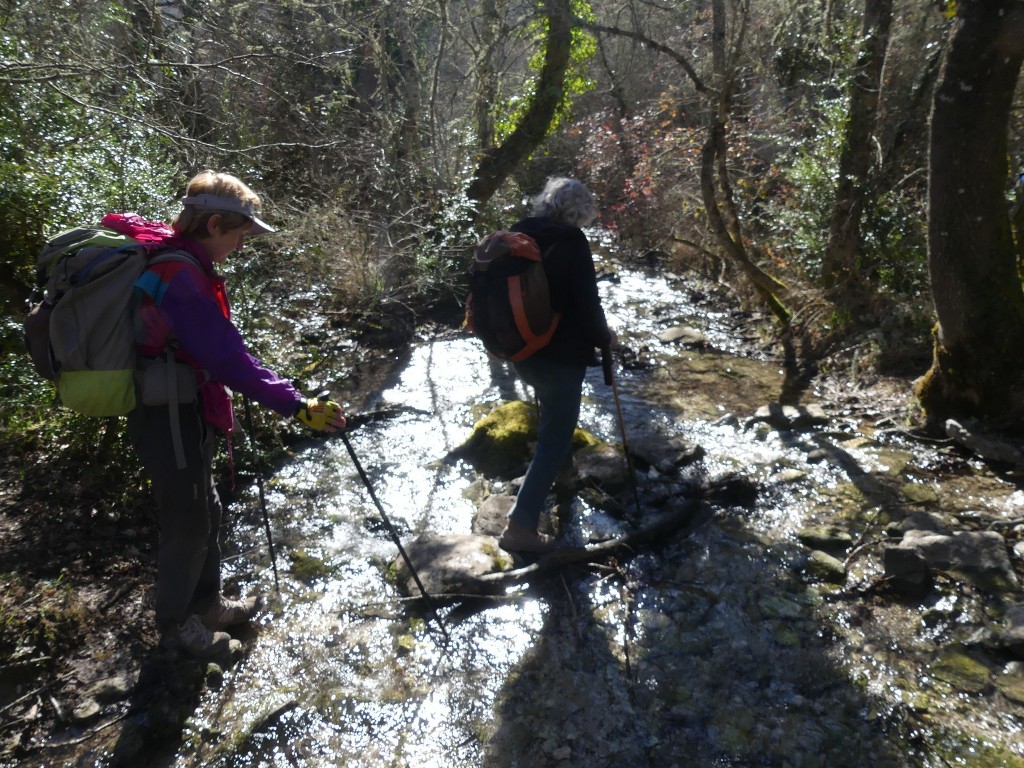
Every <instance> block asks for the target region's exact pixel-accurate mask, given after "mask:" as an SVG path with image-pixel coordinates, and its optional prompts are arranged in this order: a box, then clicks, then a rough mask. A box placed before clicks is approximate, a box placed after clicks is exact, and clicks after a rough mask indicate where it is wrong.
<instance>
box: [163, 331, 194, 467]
mask: <svg viewBox="0 0 1024 768" xmlns="http://www.w3.org/2000/svg"><path fill="white" fill-rule="evenodd" d="M177 348H178V345H177V344H176V343H173V342H172V343H171V344H168V345H167V348H166V349H165V350H164V372H165V375H166V377H167V415H168V418H169V419H170V422H171V443H172V444H173V445H174V461H175V464H176V465H177V467H178V469H185V467H186V462H185V442H184V440H183V439H182V437H181V419H180V418H179V415H180V409H179V407H178V406H179V405H180V402H179V400H178V373H177V371H176V370H175V368H177V366H178V360H177V358H176V357H175V356H174V350H175V349H177ZM182 365H187V363H182ZM189 367H191V366H189Z"/></svg>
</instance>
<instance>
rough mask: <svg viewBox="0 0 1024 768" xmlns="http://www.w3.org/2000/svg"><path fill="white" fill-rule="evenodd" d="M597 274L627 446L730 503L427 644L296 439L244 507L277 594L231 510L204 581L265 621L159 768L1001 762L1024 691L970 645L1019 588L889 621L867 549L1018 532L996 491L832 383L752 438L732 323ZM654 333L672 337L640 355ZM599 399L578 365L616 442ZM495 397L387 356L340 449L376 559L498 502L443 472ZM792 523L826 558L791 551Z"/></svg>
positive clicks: (666, 486) (347, 488)
mask: <svg viewBox="0 0 1024 768" xmlns="http://www.w3.org/2000/svg"><path fill="white" fill-rule="evenodd" d="M608 266H609V267H611V265H610V264H609V265H608ZM609 274H614V278H612V277H609V278H608V279H603V280H602V281H601V283H600V285H601V291H602V294H603V300H604V302H605V307H606V311H607V314H608V318H609V323H610V325H611V326H612V328H613V330H615V331H616V333H617V334H618V336H619V338H620V341H621V344H622V347H623V349H624V350H626V351H628V355H626V354H624V355H623V357H622V359H623V360H628V361H629V364H628V365H627V366H625V367H623V366H620V367H619V368H618V372H617V379H618V382H617V384H618V393H619V396H620V402H621V408H622V415H623V423H624V425H625V430H626V434H627V437H628V438H633V437H634V436H636V437H637V438H638V439H639V438H640V437H641V436H643V435H645V434H648V433H649V432H650V431H651V430H652V429H653V430H656V431H657V432H659V433H660V434H662V435H669V436H672V437H677V438H680V439H682V440H685V441H687V442H689V443H692V444H695V445H697V446H700V447H701V448H702V449H703V451H704V456H703V458H702V459H700V460H699V461H698V462H696V463H695V464H693V465H691V466H689V467H687V468H686V469H685V470H683V472H684V475H685V474H686V473H689V475H692V476H696V475H699V476H700V477H702V478H712V479H714V478H719V477H728V476H732V477H741V478H743V479H744V480H746V481H748V482H749V483H750V484H751V485H752V486H755V487H756V488H757V491H758V492H757V497H756V501H754V502H753V503H750V504H730V503H728V502H720V503H709V504H708V505H707V510H706V511H705V514H703V515H701V517H700V520H698V521H695V523H694V525H693V526H692V527H690V528H688V529H687V530H685V531H680V532H679V533H678V534H677V535H673V536H670V537H666V540H665V541H664V542H661V543H659V544H658V546H656V547H651V548H647V549H638V550H637V551H636V552H635V553H633V555H632V556H629V557H626V556H620V557H615V558H609V559H608V561H606V562H601V563H595V564H591V565H579V566H573V567H569V568H566V569H564V571H562V572H561V573H560V574H558V575H555V576H552V577H551V578H549V579H547V580H545V581H543V582H541V583H538V584H534V585H533V586H531V587H529V588H525V587H524V588H521V589H517V590H515V591H514V592H513V593H512V594H510V595H508V596H507V597H508V599H503V600H494V601H493V602H491V603H488V604H485V605H482V606H474V607H473V608H472V609H461V608H458V607H456V608H451V607H442V608H440V609H439V611H438V613H439V615H440V618H441V620H442V621H443V622H444V626H445V629H446V631H447V633H448V635H449V639H447V640H446V639H445V637H444V636H443V635H442V634H441V633H440V632H439V631H438V628H437V626H436V623H435V621H434V618H433V617H432V616H431V615H429V614H426V613H424V612H423V611H421V610H416V609H414V608H413V607H411V606H410V604H409V603H408V601H406V600H405V599H404V597H403V595H402V594H401V593H400V592H399V591H398V590H397V589H396V587H395V586H394V584H393V581H392V580H391V579H390V578H389V573H390V572H391V570H392V569H391V564H392V562H393V561H394V560H395V558H396V556H397V551H396V547H395V545H394V542H393V541H392V539H391V537H390V535H389V531H388V528H387V526H386V525H385V524H384V522H383V521H382V520H381V517H380V515H379V514H378V511H377V510H376V508H375V507H374V505H373V504H372V502H371V500H370V498H369V496H368V495H367V492H366V488H365V487H364V485H363V483H362V482H361V480H360V478H359V476H358V474H357V473H356V471H355V468H354V467H353V464H352V461H351V460H350V458H349V455H348V453H347V452H346V449H345V446H344V444H343V443H342V442H341V441H340V440H337V439H334V440H316V441H312V440H311V441H309V442H308V443H303V444H302V445H300V446H298V447H297V448H296V449H295V451H294V455H293V457H292V458H291V459H290V460H289V461H288V462H287V463H286V464H284V465H283V466H282V467H280V468H279V469H277V470H275V472H274V474H273V476H272V477H270V478H268V482H267V485H266V507H267V510H268V513H269V517H270V521H271V526H272V529H273V535H274V543H275V547H276V554H277V558H276V561H277V563H276V564H277V569H278V574H279V591H275V586H274V577H273V572H272V569H271V568H270V567H269V565H270V560H269V556H268V554H267V547H266V540H265V538H264V531H263V528H262V519H261V513H260V511H259V509H260V507H259V505H260V502H259V499H258V496H257V492H256V488H251V489H248V490H246V491H245V494H244V495H243V496H241V497H240V498H238V499H237V500H236V501H235V502H234V505H233V511H232V514H233V515H234V516H235V517H236V518H237V522H236V523H235V531H234V532H233V536H234V537H235V538H237V539H238V540H239V541H241V542H242V544H241V546H240V554H239V555H237V556H236V557H234V558H229V560H228V562H227V566H226V573H225V580H226V582H227V583H229V584H232V585H238V586H240V587H241V589H242V591H243V592H254V591H258V592H261V593H262V594H264V595H265V596H266V600H267V604H266V606H265V607H264V610H263V611H262V612H261V614H260V615H259V618H258V620H257V622H256V631H255V632H254V633H253V636H252V637H251V638H249V639H248V640H247V642H246V652H245V654H244V657H243V658H242V659H241V661H239V662H238V663H237V664H236V665H235V666H234V667H232V668H231V669H230V670H228V671H227V672H226V673H225V675H224V680H223V684H222V685H220V686H219V687H211V688H210V689H209V690H207V691H205V692H204V693H203V696H202V699H201V701H200V704H199V706H198V708H197V709H196V710H195V712H194V715H193V716H192V718H191V719H190V721H189V723H188V726H187V729H186V732H185V734H184V737H183V741H182V743H181V744H180V746H179V749H178V751H177V754H176V755H175V756H174V758H173V760H172V761H171V763H170V764H172V765H174V766H178V767H180V768H198V767H199V766H204V767H208V766H218V767H223V768H229V767H230V768H241V767H242V766H246V767H256V766H261V767H262V766H266V767H268V768H269V767H270V766H303V767H306V768H327V767H328V766H331V767H335V766H350V767H352V768H356V767H358V768H385V767H387V768H391V767H392V766H403V767H404V766H411V767H414V768H427V767H428V766H439V767H442V766H443V767H444V768H461V767H467V768H468V767H469V766H508V767H515V766H518V767H519V768H544V767H547V766H565V767H569V766H573V767H577V766H588V768H593V767H594V766H656V767H657V768H662V767H664V768H669V767H670V766H680V767H682V766H793V767H794V768H795V767H797V766H826V765H828V766H873V767H874V766H948V765H967V766H989V765H991V766H999V765H1007V766H1020V765H1024V739H1022V738H1021V733H1022V726H1024V695H1022V694H1021V691H1022V690H1024V684H1022V683H1021V682H1020V681H1021V680H1024V670H1022V669H1021V662H1020V661H1016V660H1014V659H1013V658H1011V657H1008V656H1005V655H1002V654H999V653H995V652H985V650H984V648H983V643H981V641H980V640H979V636H980V634H982V633H984V632H986V631H988V628H989V627H991V626H992V625H993V624H995V623H997V622H998V620H1000V619H1001V618H1002V617H1003V616H1004V615H1005V613H1006V612H1007V611H1009V610H1012V609H1014V608H1015V607H1016V604H1017V603H1019V602H1020V601H1021V599H1020V590H1019V587H1018V588H1016V589H1015V590H1012V589H1011V590H1003V591H999V592H996V593H992V592H987V591H984V590H981V589H978V588H976V587H974V586H970V585H964V584H963V583H962V582H958V581H955V580H943V581H941V582H940V583H939V585H938V586H937V587H936V588H935V589H933V590H931V592H930V593H929V594H928V595H926V596H924V597H921V598H918V599H914V600H909V599H906V598H899V597H894V596H890V595H886V594H884V593H882V592H880V591H879V590H877V589H875V588H874V586H873V585H876V584H877V581H878V579H879V577H880V575H881V574H882V564H881V561H882V557H881V549H882V542H884V541H885V540H886V539H887V537H891V536H892V535H893V529H894V526H898V525H900V523H901V521H903V520H905V519H906V518H907V516H908V515H910V514H912V513H913V514H924V513H929V514H933V515H939V516H942V515H945V516H947V517H949V518H952V519H955V520H957V521H959V522H960V523H961V525H962V526H966V527H970V528H978V529H981V528H986V526H987V527H988V528H991V527H992V526H991V525H990V523H991V522H992V521H993V520H995V521H999V520H1013V519H1019V518H1021V517H1022V516H1024V498H1022V492H1021V490H1020V489H1019V487H1018V486H1017V485H1015V484H1014V483H1013V482H1011V481H1010V480H1009V479H1008V478H1006V477H1005V476H1003V475H1000V474H998V473H997V472H994V471H993V470H991V469H989V468H988V467H986V466H985V465H983V464H981V463H980V462H977V461H975V460H972V459H971V458H970V457H967V456H965V455H962V454H960V453H958V452H956V451H955V450H954V449H953V448H951V447H950V446H949V445H942V444H937V445H927V444H923V443H920V442H916V441H913V440H911V439H910V438H909V437H907V436H905V435H903V434H901V432H900V430H899V429H898V428H895V429H894V428H892V427H893V426H894V425H892V424H891V423H886V421H885V416H886V412H885V408H884V404H882V403H879V404H878V408H877V410H875V409H874V408H872V407H871V406H870V404H869V405H868V406H867V407H865V406H864V405H863V404H861V405H857V404H856V403H855V402H854V401H853V400H852V399H850V400H849V402H847V401H846V400H844V395H849V394H851V392H849V391H848V392H844V391H843V390H842V388H841V387H839V388H837V389H835V390H833V391H820V392H818V391H809V392H807V393H806V394H805V401H806V403H814V402H817V401H818V400H821V402H822V405H823V407H824V413H825V418H824V419H823V420H821V421H820V422H815V423H814V424H812V425H809V426H801V425H799V424H795V425H788V426H787V425H782V426H780V425H778V424H774V423H772V422H771V421H770V420H767V419H757V418H755V413H756V411H757V409H758V408H759V407H761V406H764V405H767V404H768V403H771V402H773V401H775V400H777V399H778V397H779V392H780V389H781V386H782V382H783V378H784V377H783V371H782V366H781V365H780V363H779V361H778V360H775V359H773V358H772V357H771V355H770V353H769V352H768V350H770V348H771V344H770V343H768V342H765V344H764V349H765V350H766V352H765V354H755V355H751V354H750V353H749V351H748V352H743V350H750V349H752V348H756V347H757V340H756V335H755V332H754V331H753V330H750V329H748V328H747V323H746V318H747V315H745V314H744V313H741V312H738V311H732V310H720V309H712V308H710V307H712V306H713V303H712V302H711V301H709V300H708V297H707V296H706V295H705V294H704V292H702V291H700V290H697V289H696V288H693V287H692V286H688V285H687V283H686V281H682V280H679V279H678V278H674V277H673V276H671V275H669V276H664V275H663V276H660V277H652V276H650V275H645V274H642V273H640V272H636V271H631V270H627V269H624V268H622V269H618V270H617V271H616V272H614V273H611V272H610V273H609ZM669 328H683V329H684V330H685V335H684V336H683V337H682V340H681V341H676V342H668V343H666V342H662V341H659V335H660V334H662V333H663V332H664V331H666V330H667V329H669ZM741 342H742V343H741ZM850 386H851V387H854V388H855V386H856V385H855V383H854V384H851V385H850ZM612 394H613V393H612V390H611V389H610V388H609V387H608V386H606V385H605V384H604V383H603V381H602V378H601V371H600V369H599V368H595V369H591V371H590V373H589V374H588V379H587V383H586V385H585V391H584V408H583V413H582V416H581V420H580V426H581V427H583V428H584V429H586V430H588V431H590V432H591V433H593V434H594V435H596V436H597V437H599V438H601V439H602V440H605V441H609V442H620V441H621V435H620V429H619V424H618V422H617V418H616V409H615V403H614V399H613V397H612ZM516 398H520V399H529V393H528V392H527V391H526V390H525V389H524V387H523V386H522V385H521V384H520V383H518V382H517V381H516V380H515V378H514V376H512V375H511V374H510V372H509V370H508V369H506V368H505V366H503V365H501V364H499V363H496V362H494V361H490V360H489V359H488V358H487V356H486V355H485V353H484V352H483V350H482V347H481V346H480V345H479V343H478V342H477V341H475V340H474V339H472V338H468V337H465V336H462V335H458V334H453V333H451V332H448V333H438V334H437V335H436V336H427V335H424V336H423V337H422V338H421V339H419V340H418V341H417V342H416V343H415V344H414V345H413V346H412V348H411V350H410V351H409V354H408V359H407V361H406V362H404V364H403V365H402V366H400V367H399V368H398V370H397V372H396V374H395V375H394V376H393V377H392V380H389V381H386V382H384V383H383V385H382V386H381V388H380V390H379V393H378V394H377V396H376V398H375V399H374V401H373V402H370V403H368V404H367V405H366V407H367V408H369V409H372V408H378V409H379V408H390V409H393V413H394V414H395V415H394V416H393V417H391V418H387V419H381V420H379V421H373V422H370V423H367V424H365V425H363V426H361V427H360V428H359V429H358V430H356V431H353V432H352V433H351V436H350V440H351V444H352V446H353V448H354V450H355V451H356V453H357V455H358V457H359V460H360V463H361V464H362V465H363V467H364V468H365V469H366V471H367V473H368V475H369V478H370V480H371V483H372V485H373V489H374V491H375V493H376V495H377V497H378V498H379V500H380V502H381V504H382V505H383V507H384V509H385V510H386V511H387V514H388V517H389V519H390V521H391V523H392V524H393V525H394V527H395V528H396V529H397V531H398V533H399V534H400V535H401V538H402V540H403V541H406V540H411V539H414V538H415V537H416V536H418V535H420V534H423V533H433V534H441V535H447V534H468V533H470V532H471V530H472V524H473V516H474V514H475V512H476V509H477V505H478V503H479V500H480V498H481V496H482V495H483V494H484V493H485V492H486V490H487V489H488V488H489V487H491V485H492V484H493V485H500V483H498V482H497V481H492V480H490V479H488V478H481V477H480V476H479V475H478V474H477V473H476V472H475V471H474V470H473V469H472V468H471V467H470V466H468V465H467V464H466V463H465V462H463V461H449V460H446V456H447V454H448V452H449V451H451V450H452V449H453V448H455V447H456V446H458V445H460V444H461V443H462V442H463V441H464V440H465V439H466V438H467V436H468V435H469V432H470V430H471V429H472V427H473V425H474V423H475V422H476V421H477V420H478V419H479V418H481V417H482V416H484V415H486V414H487V413H488V412H489V411H490V410H491V409H492V408H493V407H494V406H496V405H498V404H500V403H501V402H502V401H505V400H509V399H516ZM895 426H898V425H895ZM686 479H687V478H686V477H675V476H673V475H672V473H671V471H659V470H658V469H651V468H641V469H640V470H639V478H638V483H639V487H640V488H641V490H642V495H643V498H644V500H645V503H646V502H647V500H649V499H655V498H657V499H664V498H667V497H671V496H672V495H673V494H679V493H683V492H684V491H685V488H686V484H685V480H686ZM628 500H629V497H627V501H628ZM630 503H631V502H630ZM625 526H626V523H625V522H623V521H622V520H621V519H618V518H617V517H614V516H612V515H609V514H608V513H607V512H605V511H602V510H601V509H598V508H597V507H595V506H593V505H591V504H589V503H588V502H587V501H585V500H584V499H583V498H576V499H575V500H574V501H573V502H572V504H571V528H572V529H571V531H570V532H569V535H571V536H574V537H577V538H579V539H581V540H583V541H587V540H599V539H601V538H605V537H608V536H611V535H616V534H618V533H621V532H623V531H624V529H625ZM809 530H814V531H819V532H821V531H825V532H826V533H824V534H822V536H824V539H825V541H824V542H823V543H819V544H816V545H815V546H809V545H808V544H807V539H808V533H807V532H808V531H809ZM830 537H831V538H830ZM1007 542H1008V543H1011V544H1012V539H1011V538H1008V539H1007ZM830 547H831V549H830ZM819 550H828V551H831V552H832V553H833V555H834V559H835V560H836V561H838V562H839V563H841V564H842V565H844V566H845V571H844V572H843V575H841V576H840V578H838V579H836V578H833V577H830V576H828V575H824V576H823V575H822V574H823V573H825V572H826V571H827V569H826V571H822V570H821V569H820V568H818V566H819V565H820V564H821V563H820V562H819V555H818V552H819ZM824 562H826V564H831V565H833V566H834V565H835V563H833V562H832V561H824ZM1015 568H1016V569H1017V571H1018V573H1022V572H1024V571H1022V570H1021V564H1020V561H1019V560H1018V561H1017V562H1016V564H1015ZM1015 686H1017V687H1015Z"/></svg>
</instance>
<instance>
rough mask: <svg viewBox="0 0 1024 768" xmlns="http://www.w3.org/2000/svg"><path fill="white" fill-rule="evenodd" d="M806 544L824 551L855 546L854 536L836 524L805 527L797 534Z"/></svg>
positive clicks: (838, 550)
mask: <svg viewBox="0 0 1024 768" xmlns="http://www.w3.org/2000/svg"><path fill="white" fill-rule="evenodd" d="M796 537H797V539H799V540H800V543H801V544H803V545H804V546H807V547H810V548H811V549H820V550H822V551H824V552H832V553H835V552H845V551H846V550H847V549H849V548H850V547H852V546H853V536H851V535H850V534H849V532H848V531H845V530H843V529H842V528H839V527H838V526H834V525H816V526H811V527H809V528H804V529H803V530H801V531H799V532H798V533H797V535H796Z"/></svg>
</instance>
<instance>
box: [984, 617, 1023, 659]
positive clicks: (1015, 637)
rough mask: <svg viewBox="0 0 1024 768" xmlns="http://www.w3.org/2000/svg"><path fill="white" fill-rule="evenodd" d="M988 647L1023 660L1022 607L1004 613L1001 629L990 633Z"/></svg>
mask: <svg viewBox="0 0 1024 768" xmlns="http://www.w3.org/2000/svg"><path fill="white" fill-rule="evenodd" d="M989 646H990V647H991V648H992V649H993V650H997V651H1002V652H1003V653H1006V654H1009V655H1010V656H1013V657H1014V658H1017V659H1024V605H1015V606H1013V607H1011V608H1010V609H1009V610H1007V612H1006V619H1005V621H1004V624H1003V626H1002V627H1001V628H999V629H995V630H993V632H992V638H991V640H990V641H989Z"/></svg>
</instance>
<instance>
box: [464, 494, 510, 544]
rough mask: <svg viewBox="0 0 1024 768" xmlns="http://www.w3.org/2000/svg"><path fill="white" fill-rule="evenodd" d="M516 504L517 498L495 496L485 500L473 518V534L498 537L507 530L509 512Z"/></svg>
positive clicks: (501, 495) (502, 495)
mask: <svg viewBox="0 0 1024 768" xmlns="http://www.w3.org/2000/svg"><path fill="white" fill-rule="evenodd" d="M515 503H516V497H515V496H506V495H504V494H494V495H493V496H488V497H487V498H486V499H484V502H483V504H481V505H480V507H479V509H477V512H476V515H474V517H473V533H475V534H477V535H478V536H479V535H484V536H498V535H500V534H501V532H502V531H503V530H504V529H505V522H506V521H507V520H508V513H509V510H510V509H512V505H513V504H515Z"/></svg>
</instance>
